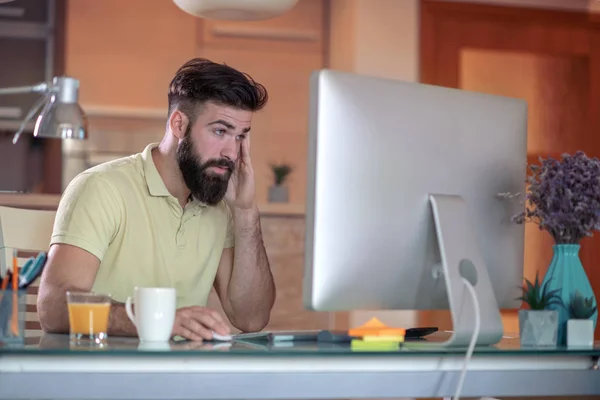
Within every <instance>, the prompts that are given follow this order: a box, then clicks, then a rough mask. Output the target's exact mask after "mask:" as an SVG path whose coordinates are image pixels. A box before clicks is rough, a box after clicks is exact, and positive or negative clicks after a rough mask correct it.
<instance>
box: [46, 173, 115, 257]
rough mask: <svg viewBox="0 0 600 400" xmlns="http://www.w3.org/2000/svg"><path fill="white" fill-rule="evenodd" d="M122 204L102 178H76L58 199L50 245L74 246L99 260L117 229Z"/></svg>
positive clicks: (93, 176) (88, 175) (79, 176)
mask: <svg viewBox="0 0 600 400" xmlns="http://www.w3.org/2000/svg"><path fill="white" fill-rule="evenodd" d="M121 204H122V202H121V201H119V197H118V196H117V191H116V190H115V189H113V187H112V186H111V185H110V184H109V182H107V181H106V180H105V179H104V178H103V177H102V176H99V175H97V174H88V173H83V174H80V175H78V176H77V177H75V178H74V179H73V180H72V181H71V182H70V183H69V185H68V186H67V188H66V189H65V191H64V193H63V196H62V198H61V200H60V203H59V206H58V209H57V211H56V219H55V222H54V229H53V232H52V239H51V241H50V244H51V245H52V244H56V243H64V244H69V245H72V246H77V247H79V248H81V249H83V250H85V251H87V252H89V253H91V254H93V255H94V256H96V257H97V258H98V259H99V260H100V261H102V259H103V257H104V253H105V252H106V250H107V248H108V246H109V244H110V243H111V242H112V240H113V239H114V237H115V235H116V233H117V230H118V228H119V225H120V221H121V215H122V213H121Z"/></svg>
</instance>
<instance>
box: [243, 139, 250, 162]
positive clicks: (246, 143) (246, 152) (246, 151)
mask: <svg viewBox="0 0 600 400" xmlns="http://www.w3.org/2000/svg"><path fill="white" fill-rule="evenodd" d="M242 161H243V162H244V164H249V163H250V137H246V139H244V140H242Z"/></svg>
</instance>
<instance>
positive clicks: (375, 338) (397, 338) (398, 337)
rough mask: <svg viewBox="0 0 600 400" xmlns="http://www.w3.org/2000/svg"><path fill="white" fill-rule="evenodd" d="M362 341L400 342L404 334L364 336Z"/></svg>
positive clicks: (402, 340)
mask: <svg viewBox="0 0 600 400" xmlns="http://www.w3.org/2000/svg"><path fill="white" fill-rule="evenodd" d="M363 341H365V342H394V343H402V342H404V336H402V335H396V336H364V337H363Z"/></svg>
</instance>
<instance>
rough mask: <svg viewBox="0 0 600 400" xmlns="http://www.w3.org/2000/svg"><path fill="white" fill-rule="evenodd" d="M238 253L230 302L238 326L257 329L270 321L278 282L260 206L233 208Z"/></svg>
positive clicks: (232, 276) (234, 264)
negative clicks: (267, 247)
mask: <svg viewBox="0 0 600 400" xmlns="http://www.w3.org/2000/svg"><path fill="white" fill-rule="evenodd" d="M233 216H234V223H235V253H234V262H233V271H232V273H231V280H230V281H229V294H228V298H229V302H230V306H231V310H232V312H233V318H232V319H233V321H231V322H232V323H233V324H234V325H235V326H237V327H238V328H239V329H241V330H244V331H258V330H261V329H263V328H264V327H265V326H266V324H267V323H268V322H269V316H270V314H271V308H272V307H273V303H274V302H275V284H274V282H273V275H272V273H271V267H270V265H269V260H268V258H267V253H266V251H265V246H264V244H263V239H262V232H261V227H260V215H259V213H258V209H256V208H254V209H252V210H244V211H239V210H234V213H233Z"/></svg>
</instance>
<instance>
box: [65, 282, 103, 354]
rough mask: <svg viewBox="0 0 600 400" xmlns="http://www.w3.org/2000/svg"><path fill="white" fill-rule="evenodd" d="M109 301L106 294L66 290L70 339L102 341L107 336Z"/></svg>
mask: <svg viewBox="0 0 600 400" xmlns="http://www.w3.org/2000/svg"><path fill="white" fill-rule="evenodd" d="M110 302H111V298H110V296H109V295H107V294H101V293H86V292H67V307H68V309H69V327H70V332H69V337H70V339H71V340H76V341H77V340H80V339H84V340H85V339H89V340H91V341H93V342H95V343H104V342H105V341H106V338H107V337H108V316H109V314H110Z"/></svg>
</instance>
